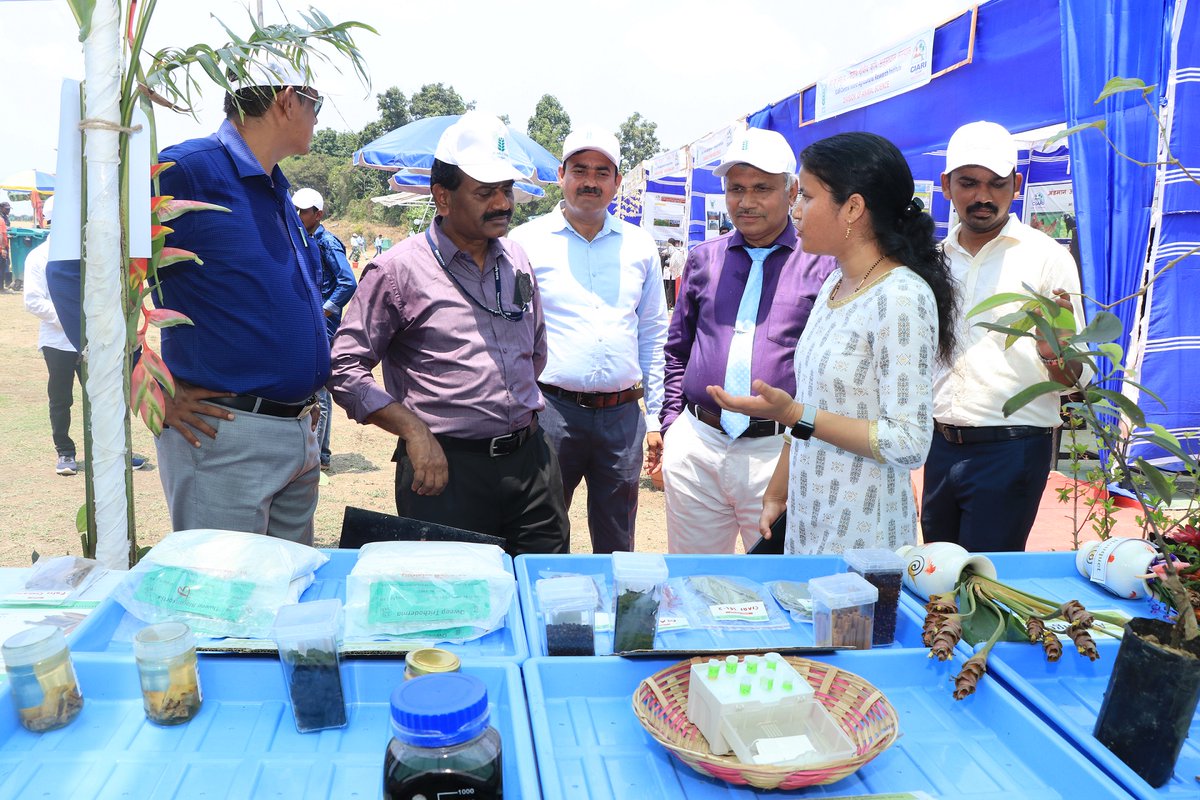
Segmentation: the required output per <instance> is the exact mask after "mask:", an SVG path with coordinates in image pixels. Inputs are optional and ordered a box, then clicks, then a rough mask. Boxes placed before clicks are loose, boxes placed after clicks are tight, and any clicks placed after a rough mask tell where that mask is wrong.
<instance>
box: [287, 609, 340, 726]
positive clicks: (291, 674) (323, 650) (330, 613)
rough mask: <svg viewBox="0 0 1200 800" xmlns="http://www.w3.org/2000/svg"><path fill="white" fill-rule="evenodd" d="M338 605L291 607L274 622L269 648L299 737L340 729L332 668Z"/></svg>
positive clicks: (337, 684) (335, 654)
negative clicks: (278, 667) (273, 649)
mask: <svg viewBox="0 0 1200 800" xmlns="http://www.w3.org/2000/svg"><path fill="white" fill-rule="evenodd" d="M341 612H342V604H341V602H340V601H338V600H317V601H315V602H312V603H295V604H293V605H287V606H284V607H283V608H281V609H279V614H278V615H277V616H276V617H275V630H274V637H275V644H276V646H277V647H278V648H279V663H280V664H282V665H283V678H284V682H285V684H286V685H287V687H288V694H289V695H290V696H291V698H292V713H293V714H294V715H295V719H296V730H298V731H300V732H301V733H307V732H309V731H320V730H324V729H326V728H340V727H342V726H343V725H345V724H346V698H345V694H344V693H343V691H342V673H341V667H340V664H339V662H338V648H337V640H338V631H339V629H340V624H339V622H340V618H341Z"/></svg>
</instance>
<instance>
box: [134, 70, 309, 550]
mask: <svg viewBox="0 0 1200 800" xmlns="http://www.w3.org/2000/svg"><path fill="white" fill-rule="evenodd" d="M259 69H260V73H259V74H257V75H256V76H255V80H253V81H252V83H257V84H258V85H244V86H243V87H242V88H240V89H239V90H238V92H237V96H236V98H235V97H234V96H233V95H226V97H225V115H226V119H225V122H224V123H222V124H221V127H220V129H219V130H218V131H217V132H216V133H215V134H213V135H212V136H208V137H205V138H202V139H192V140H190V141H186V142H183V143H182V144H178V145H175V146H173V147H169V148H167V149H166V150H164V151H163V152H162V153H161V154H160V155H159V160H160V161H164V162H165V161H173V162H175V166H174V167H173V168H171V169H168V170H166V171H165V172H163V173H162V177H161V179H160V184H159V187H160V193H161V194H163V195H172V196H174V197H178V198H181V199H187V200H200V201H203V202H207V203H215V204H217V205H221V206H224V207H225V208H228V209H229V210H230V213H224V212H220V211H196V212H192V213H190V214H186V215H184V216H182V217H179V218H178V219H175V220H172V222H171V227H172V228H173V229H174V232H173V233H171V234H168V236H167V240H166V246H168V247H179V248H183V249H185V250H191V251H193V252H195V253H196V254H197V255H198V256H199V257H200V258H201V259H203V261H204V263H203V265H201V264H197V263H193V262H182V263H179V264H174V265H172V266H169V267H166V268H164V269H163V270H162V272H161V274H160V275H161V279H162V297H161V299H160V298H159V297H158V295H157V294H156V295H155V302H157V303H159V304H161V305H162V307H164V308H170V309H174V310H176V311H179V312H181V313H183V314H186V315H187V316H188V317H189V318H190V319H191V320H192V323H193V324H192V325H179V326H176V327H172V328H166V329H164V330H163V332H162V354H163V358H164V359H165V360H166V362H167V366H168V367H169V368H170V370H171V374H172V375H173V376H174V378H175V381H176V391H175V396H174V398H168V401H167V410H166V423H167V426H168V427H167V429H165V430H164V431H163V433H162V436H160V437H159V439H158V459H159V467H160V472H161V476H162V483H163V489H164V491H165V492H166V495H167V505H168V507H169V509H170V512H171V524H172V526H173V527H174V528H175V529H176V530H182V529H187V528H222V529H227V530H237V531H250V532H256V533H265V534H267V535H270V536H278V537H280V538H285V539H291V540H293V541H298V542H302V543H304V544H312V538H313V512H314V511H315V510H316V506H317V486H318V483H319V480H320V469H319V463H320V462H319V457H318V448H317V437H316V432H315V428H316V424H317V419H318V406H317V402H316V392H317V390H318V389H320V388H321V386H323V385H324V383H325V381H326V380H327V379H328V378H329V340H328V338H327V336H326V329H325V313H324V310H323V308H322V301H321V263H320V257H319V255H318V253H317V248H315V247H312V246H311V242H310V240H309V238H308V234H307V233H306V231H305V229H304V226H303V225H302V224H301V222H300V218H299V216H298V215H297V214H296V209H295V208H294V207H293V206H292V201H291V198H290V197H289V196H288V181H287V178H285V177H284V175H283V172H281V171H280V169H279V166H278V163H279V161H280V160H281V159H283V158H286V157H287V156H291V155H302V154H304V153H307V152H308V148H309V143H310V141H311V140H312V133H313V127H314V126H315V124H316V121H317V114H318V112H319V111H320V108H321V102H322V98H321V96H320V95H319V94H317V92H316V90H315V89H313V88H312V87H311V86H309V85H308V83H307V81H306V80H305V77H304V76H303V75H301V74H299V73H298V72H297V71H296V70H294V69H293V68H292V67H290V66H289V65H286V64H284V65H280V64H271V65H268V66H266V67H262V68H259Z"/></svg>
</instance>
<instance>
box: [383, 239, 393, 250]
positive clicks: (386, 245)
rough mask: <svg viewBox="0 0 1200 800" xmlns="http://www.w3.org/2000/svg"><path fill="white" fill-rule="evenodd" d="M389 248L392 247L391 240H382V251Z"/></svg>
mask: <svg viewBox="0 0 1200 800" xmlns="http://www.w3.org/2000/svg"><path fill="white" fill-rule="evenodd" d="M391 246H392V240H391V239H384V240H383V249H384V250H387V249H388V248H389V247H391Z"/></svg>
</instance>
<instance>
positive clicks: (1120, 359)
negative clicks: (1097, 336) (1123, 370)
mask: <svg viewBox="0 0 1200 800" xmlns="http://www.w3.org/2000/svg"><path fill="white" fill-rule="evenodd" d="M1096 349H1097V350H1099V351H1100V355H1102V356H1104V357H1105V358H1107V359H1108V360H1109V361H1111V362H1112V363H1113V364H1114V365H1116V366H1117V367H1120V365H1121V364H1123V363H1124V362H1125V351H1124V350H1123V349H1122V348H1121V345H1119V344H1117V343H1116V342H1104V343H1103V344H1099V345H1097V346H1096Z"/></svg>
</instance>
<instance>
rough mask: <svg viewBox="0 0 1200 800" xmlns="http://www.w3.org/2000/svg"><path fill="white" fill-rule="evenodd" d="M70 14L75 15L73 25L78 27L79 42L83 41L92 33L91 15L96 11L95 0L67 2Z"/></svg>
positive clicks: (72, 0) (70, 0)
mask: <svg viewBox="0 0 1200 800" xmlns="http://www.w3.org/2000/svg"><path fill="white" fill-rule="evenodd" d="M67 5H68V6H70V7H71V13H72V14H74V15H75V24H76V25H78V26H79V41H81V42H82V41H83V40H84V39H86V38H87V37H88V34H89V33H91V32H92V13H93V12H94V11H95V10H96V0H67Z"/></svg>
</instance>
